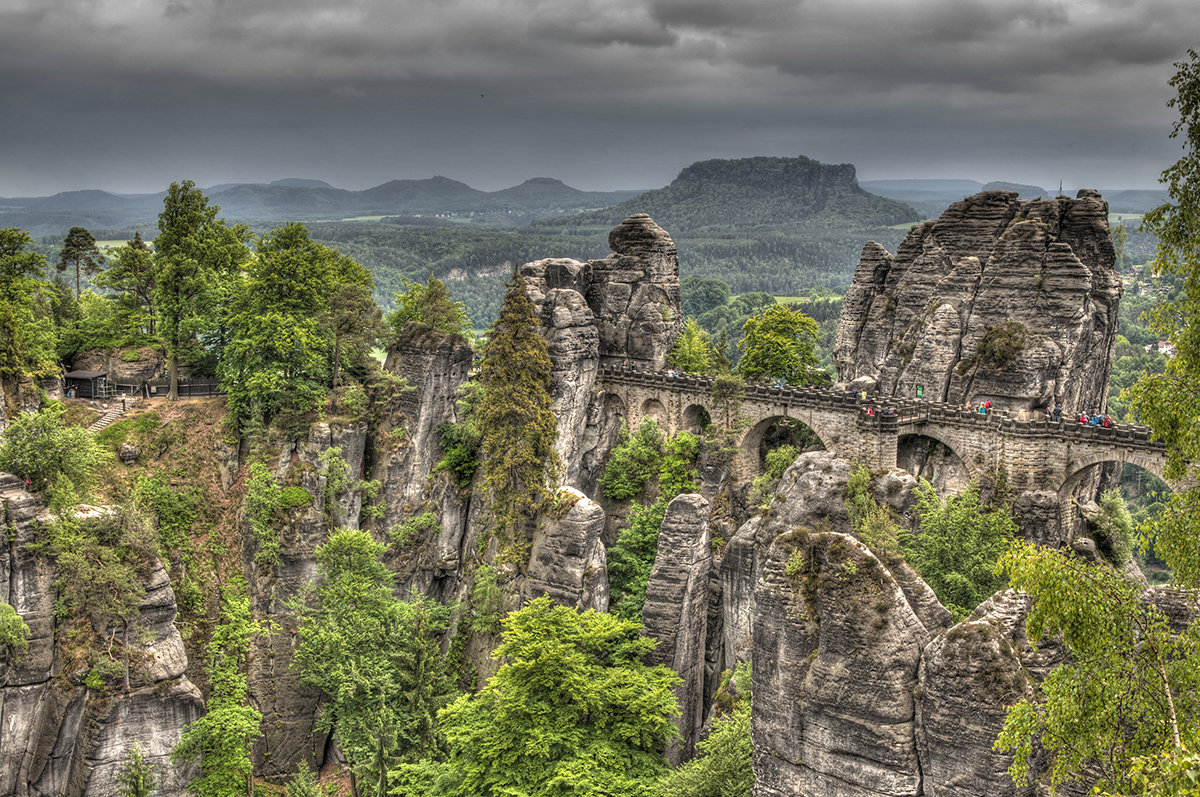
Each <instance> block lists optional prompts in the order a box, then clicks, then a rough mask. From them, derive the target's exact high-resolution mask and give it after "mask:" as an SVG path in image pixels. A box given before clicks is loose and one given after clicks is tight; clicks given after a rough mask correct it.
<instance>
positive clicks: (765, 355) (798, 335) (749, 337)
mask: <svg viewBox="0 0 1200 797" xmlns="http://www.w3.org/2000/svg"><path fill="white" fill-rule="evenodd" d="M742 331H743V332H744V333H745V337H744V338H742V343H741V348H742V359H741V360H740V361H739V362H738V371H739V372H740V373H741V374H742V376H744V377H746V378H747V379H784V380H786V381H787V382H788V383H789V384H793V385H809V384H818V383H820V382H822V381H824V377H823V376H821V375H820V372H819V371H817V365H818V360H817V354H816V342H817V332H818V327H817V322H816V321H813V320H812V319H811V318H809V317H808V316H806V315H804V313H801V312H800V311H798V310H792V309H789V308H787V307H784V306H783V305H779V304H776V305H771V306H769V307H767V308H766V309H765V310H763V311H762V312H761V313H759V314H758V315H756V316H753V317H751V318H750V319H749V320H748V321H746V323H745V324H743V325H742Z"/></svg>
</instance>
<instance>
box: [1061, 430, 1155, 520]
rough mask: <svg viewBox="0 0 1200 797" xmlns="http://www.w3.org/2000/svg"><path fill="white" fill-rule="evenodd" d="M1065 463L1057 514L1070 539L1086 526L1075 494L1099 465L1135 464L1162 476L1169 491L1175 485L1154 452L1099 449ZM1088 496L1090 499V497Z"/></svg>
mask: <svg viewBox="0 0 1200 797" xmlns="http://www.w3.org/2000/svg"><path fill="white" fill-rule="evenodd" d="M1068 464H1069V467H1068V473H1067V477H1066V478H1065V479H1064V480H1063V483H1062V484H1061V485H1060V486H1059V488H1058V516H1059V520H1060V522H1061V523H1062V526H1063V528H1064V529H1065V530H1066V531H1067V533H1068V535H1069V537H1070V538H1072V539H1073V538H1075V537H1078V536H1079V535H1080V534H1083V533H1085V529H1086V521H1085V520H1084V518H1083V516H1082V513H1081V512H1080V510H1079V508H1078V507H1077V505H1076V500H1077V495H1076V493H1077V492H1078V490H1079V488H1080V486H1081V485H1082V484H1083V482H1084V480H1085V479H1087V478H1088V477H1089V476H1092V475H1094V474H1095V473H1096V472H1097V469H1098V468H1099V467H1100V466H1101V465H1109V464H1120V465H1134V466H1136V467H1138V468H1141V469H1142V470H1145V471H1146V472H1148V473H1151V474H1153V475H1155V476H1157V477H1158V478H1159V479H1162V480H1163V481H1164V482H1165V483H1166V485H1167V487H1168V488H1170V489H1171V490H1172V491H1173V490H1174V489H1175V487H1176V485H1175V483H1173V482H1170V481H1167V480H1166V479H1165V478H1164V477H1163V469H1164V467H1165V465H1166V459H1165V457H1164V456H1163V455H1162V454H1160V453H1157V452H1153V451H1138V450H1133V451H1128V450H1126V451H1111V450H1110V451H1099V452H1095V453H1091V454H1087V455H1084V456H1081V457H1079V458H1078V459H1072V460H1071V461H1070V462H1069V463H1068ZM1087 497H1088V498H1089V499H1090V498H1091V497H1092V496H1087Z"/></svg>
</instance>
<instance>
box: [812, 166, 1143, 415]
mask: <svg viewBox="0 0 1200 797" xmlns="http://www.w3.org/2000/svg"><path fill="white" fill-rule="evenodd" d="M1114 259H1115V256H1114V252H1113V247H1112V242H1111V240H1110V238H1109V230H1108V205H1107V203H1106V202H1105V201H1104V200H1103V199H1101V198H1100V195H1099V194H1097V193H1096V192H1094V191H1090V190H1082V191H1080V192H1079V195H1078V197H1077V198H1075V199H1065V198H1061V199H1055V200H1048V201H1040V200H1039V201H1035V202H1023V201H1021V200H1019V199H1018V198H1017V194H1016V193H1015V192H1011V191H986V192H983V193H981V194H977V195H975V196H973V197H968V198H967V199H965V200H963V201H962V202H956V203H954V204H953V205H951V206H950V207H949V208H948V209H947V210H946V212H945V213H943V214H942V216H941V218H939V219H938V220H936V221H933V222H926V223H925V224H924V225H922V226H920V227H917V228H915V229H914V230H913V231H912V232H911V233H909V235H908V237H907V238H905V239H904V241H903V243H901V245H900V247H899V250H898V251H897V253H896V254H895V255H893V254H891V253H889V252H888V251H886V250H885V249H884V248H883V247H881V246H879V245H878V244H874V243H870V244H867V246H865V247H864V248H863V254H862V259H861V260H860V261H859V264H858V268H857V269H856V271H855V274H854V280H853V283H852V284H851V286H850V289H849V291H847V294H846V298H845V302H844V304H843V306H842V318H841V322H840V324H839V325H838V331H837V338H836V343H835V351H834V359H835V361H836V363H837V369H838V377H839V379H840V380H841V381H842V382H851V381H854V380H865V381H866V382H868V383H870V382H873V383H875V385H876V389H877V390H878V392H879V393H880V394H881V395H887V396H906V397H911V396H915V395H916V391H917V387H918V385H919V386H922V387H923V391H924V393H923V394H924V397H925V398H927V399H932V400H934V401H944V402H949V403H954V404H967V403H969V404H975V403H977V402H979V401H982V400H984V399H990V400H991V401H992V402H993V404H994V405H995V406H997V407H999V408H1001V409H1006V410H1010V411H1012V410H1026V409H1035V408H1037V409H1040V408H1044V407H1045V406H1046V405H1047V404H1054V403H1060V404H1062V406H1063V407H1065V408H1066V409H1067V412H1068V413H1069V412H1075V411H1078V410H1086V411H1089V412H1092V411H1096V410H1098V409H1101V408H1103V406H1104V401H1105V396H1106V393H1107V386H1108V377H1109V373H1110V370H1111V364H1112V356H1113V348H1114V345H1115V342H1116V334H1117V303H1118V301H1119V299H1120V296H1121V283H1120V280H1119V279H1118V278H1117V275H1116V273H1115V271H1114V270H1113V262H1114Z"/></svg>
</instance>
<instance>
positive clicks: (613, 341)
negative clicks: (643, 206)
mask: <svg viewBox="0 0 1200 797" xmlns="http://www.w3.org/2000/svg"><path fill="white" fill-rule="evenodd" d="M608 246H609V248H610V249H612V250H613V254H612V255H609V256H608V257H607V258H605V259H604V260H593V261H592V262H591V266H592V273H591V278H592V281H591V285H590V286H589V289H588V304H590V305H591V306H592V311H593V312H594V313H595V314H596V320H597V322H598V323H599V325H600V353H601V354H602V355H604V356H607V357H613V358H618V357H628V358H630V359H633V360H638V361H640V362H642V363H643V364H644V367H648V368H649V369H650V370H654V371H658V370H662V369H663V368H665V367H666V356H667V354H668V352H670V350H671V346H672V345H673V344H674V342H675V338H676V337H677V336H678V335H679V331H680V330H681V329H682V328H683V311H682V306H681V304H680V299H679V257H678V256H677V254H676V251H675V242H674V241H672V240H671V236H669V235H667V232H666V230H664V229H663V228H662V227H659V226H658V225H657V224H655V223H654V220H653V219H651V218H650V217H649V216H647V215H646V214H645V213H638V214H635V215H633V216H630V217H629V218H627V219H625V221H623V222H621V224H619V225H618V226H617V227H615V228H613V230H612V232H610V233H609V234H608Z"/></svg>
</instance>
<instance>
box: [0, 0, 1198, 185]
mask: <svg viewBox="0 0 1200 797" xmlns="http://www.w3.org/2000/svg"><path fill="white" fill-rule="evenodd" d="M1198 18H1200V17H1198V15H1197V14H1196V13H1195V10H1194V7H1193V3H1192V2H1191V0H1132V1H1130V0H1120V2H1110V1H1109V0H1073V1H1072V2H1054V0H1038V1H1037V2H1033V1H1032V0H1006V1H1005V2H998V0H891V1H890V2H885V1H884V0H738V1H737V2H730V0H700V1H698V2H691V1H689V0H505V1H504V2H500V1H499V0H403V2H396V1H395V0H343V2H340V3H337V4H332V3H328V2H316V1H315V0H0V85H2V86H3V89H2V92H3V105H4V108H5V114H4V116H5V121H4V123H3V124H2V125H0V195H8V196H12V195H20V194H37V193H48V192H52V191H56V190H63V189H69V188H80V187H103V188H107V189H110V190H157V189H160V188H162V187H163V186H164V185H165V184H166V183H167V182H169V181H170V180H172V179H180V178H183V177H191V178H194V179H196V180H197V181H198V182H200V183H201V184H205V183H212V182H217V181H226V180H249V179H262V180H269V179H275V178H278V177H282V176H293V175H294V176H311V177H319V178H323V179H326V180H329V181H330V182H333V183H336V184H340V185H344V186H346V187H364V186H367V185H372V184H377V183H379V182H383V181H384V180H387V179H391V178H394V177H426V176H430V175H433V174H446V175H447V176H451V177H455V178H458V179H462V180H465V181H467V182H470V183H472V184H474V185H477V186H479V187H482V188H498V187H502V186H504V185H508V184H512V183H515V182H518V181H520V180H521V179H524V178H525V177H529V176H534V175H551V176H556V177H560V178H562V179H564V180H566V181H567V182H569V183H572V184H574V185H577V186H578V187H581V188H596V189H604V188H618V187H622V188H628V187H653V186H657V185H661V184H663V183H665V182H667V181H668V180H669V179H671V177H672V176H674V174H675V173H676V172H677V171H678V170H679V169H680V168H682V167H683V166H685V165H687V164H688V163H690V162H691V161H693V160H696V159H700V158H707V157H738V156H744V155H753V154H803V155H808V156H811V157H815V158H818V159H820V160H824V161H829V162H852V163H855V164H856V165H858V167H859V173H860V176H861V177H863V178H876V177H900V176H922V177H924V176H927V177H943V176H946V177H972V178H975V179H980V180H989V179H1010V180H1020V181H1026V182H1035V183H1040V184H1043V185H1052V184H1054V183H1056V182H1057V181H1058V180H1060V179H1061V180H1063V181H1064V182H1065V183H1066V184H1067V185H1083V184H1087V185H1100V186H1102V187H1103V186H1110V187H1114V186H1131V187H1148V186H1151V185H1153V183H1154V182H1155V180H1156V179H1157V175H1158V172H1159V171H1160V170H1161V169H1162V168H1164V167H1165V166H1166V165H1167V164H1169V163H1170V162H1171V160H1172V159H1173V158H1174V157H1176V153H1177V151H1178V150H1177V148H1176V147H1175V145H1173V144H1172V143H1171V142H1169V141H1168V140H1167V132H1168V131H1169V128H1170V123H1171V118H1172V117H1171V115H1170V112H1169V111H1168V110H1167V109H1166V108H1165V102H1166V100H1167V99H1168V98H1169V97H1170V96H1171V95H1170V89H1169V88H1168V86H1167V80H1168V79H1169V77H1170V75H1171V74H1172V72H1173V68H1172V62H1174V61H1177V60H1180V59H1182V58H1183V57H1184V56H1185V53H1186V49H1187V47H1188V46H1195V44H1196V39H1197V36H1196V34H1197V32H1198V30H1200V24H1198V22H1197V19H1198ZM481 95H482V96H481Z"/></svg>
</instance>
